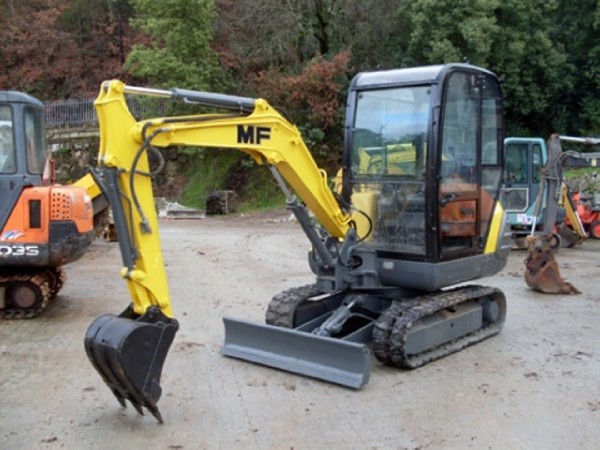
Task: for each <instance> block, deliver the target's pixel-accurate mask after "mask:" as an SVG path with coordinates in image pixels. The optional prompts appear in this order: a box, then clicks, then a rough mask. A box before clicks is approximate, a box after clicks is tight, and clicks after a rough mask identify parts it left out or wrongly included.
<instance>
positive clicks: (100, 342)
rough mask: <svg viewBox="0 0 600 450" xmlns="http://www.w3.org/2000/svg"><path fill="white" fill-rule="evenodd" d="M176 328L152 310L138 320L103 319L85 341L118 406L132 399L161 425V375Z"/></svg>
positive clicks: (121, 318)
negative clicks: (159, 406) (159, 404)
mask: <svg viewBox="0 0 600 450" xmlns="http://www.w3.org/2000/svg"><path fill="white" fill-rule="evenodd" d="M177 329H178V324H177V321H176V320H173V319H169V318H167V317H166V316H164V315H163V314H162V313H161V312H160V310H158V309H157V308H150V309H149V310H148V311H147V312H146V314H144V315H143V316H140V317H138V318H137V319H132V318H127V317H125V316H123V315H122V316H115V315H112V314H106V315H103V316H100V317H98V318H97V319H96V320H94V322H92V324H91V325H90V327H89V328H88V330H87V333H86V336H85V340H84V346H85V351H86V353H87V355H88V358H89V359H90V361H91V362H92V365H93V366H94V368H95V369H96V371H97V372H98V373H99V374H100V376H101V377H102V379H103V380H104V382H105V383H106V384H107V385H108V387H109V388H110V390H111V391H112V393H113V394H114V396H115V397H116V398H117V400H118V401H119V403H120V404H121V405H122V406H126V400H129V402H130V403H131V404H132V405H133V407H134V408H135V409H136V411H137V412H138V413H139V414H141V415H143V414H144V410H143V408H146V409H147V410H148V411H150V413H151V414H152V415H153V416H154V417H155V418H156V419H157V420H158V421H159V422H160V423H162V422H163V419H162V416H161V414H160V412H159V410H158V407H157V406H156V403H157V402H158V400H159V399H160V396H161V393H162V390H161V387H160V375H161V372H162V367H163V364H164V362H165V359H166V357H167V353H168V351H169V348H170V346H171V344H172V342H173V339H174V338H175V333H176V332H177Z"/></svg>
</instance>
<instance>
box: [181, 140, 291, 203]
mask: <svg viewBox="0 0 600 450" xmlns="http://www.w3.org/2000/svg"><path fill="white" fill-rule="evenodd" d="M190 155H191V162H190V164H189V167H188V168H187V172H186V178H187V184H186V187H185V190H184V193H183V203H184V204H185V205H187V206H191V207H194V208H199V209H204V207H205V203H206V198H207V197H208V196H209V195H210V194H211V193H212V192H214V191H218V190H232V191H235V192H236V193H237V194H238V196H239V200H240V206H239V210H240V211H241V212H247V211H252V210H257V209H274V208H281V207H284V206H285V197H284V195H283V193H282V192H281V190H280V189H279V187H278V186H277V184H276V182H275V180H274V179H273V176H272V175H271V172H270V171H269V170H268V169H267V168H266V167H264V166H259V165H258V164H256V163H255V162H254V161H253V160H252V159H251V158H250V157H249V156H247V155H246V154H244V153H241V152H238V151H235V150H233V151H232V150H227V149H224V150H214V149H201V150H198V149H194V152H193V153H192V152H190Z"/></svg>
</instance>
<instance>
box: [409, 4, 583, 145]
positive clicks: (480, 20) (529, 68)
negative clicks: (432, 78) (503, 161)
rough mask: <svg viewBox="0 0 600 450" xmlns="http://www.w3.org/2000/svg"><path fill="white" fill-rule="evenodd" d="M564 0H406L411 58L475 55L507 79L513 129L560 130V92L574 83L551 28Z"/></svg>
mask: <svg viewBox="0 0 600 450" xmlns="http://www.w3.org/2000/svg"><path fill="white" fill-rule="evenodd" d="M556 7H557V3H556V1H548V2H543V3H542V2H538V1H537V0H414V1H411V2H404V3H402V5H401V8H400V11H399V12H400V14H401V16H402V17H403V21H404V28H403V29H404V37H405V42H406V53H405V56H404V58H403V60H402V61H401V63H403V64H404V65H418V64H427V63H447V62H460V61H463V60H468V61H469V62H471V63H473V64H477V65H480V66H483V67H486V68H489V69H490V70H492V71H494V72H495V73H496V74H498V75H499V76H500V77H501V79H502V81H503V88H504V98H505V110H506V117H507V133H508V134H523V133H525V134H534V135H546V134H548V133H549V132H550V131H552V130H551V129H552V125H551V123H552V119H553V117H554V112H555V111H554V104H555V101H556V98H557V96H558V95H559V94H560V93H561V92H564V91H565V90H570V89H571V88H572V85H571V80H570V79H569V77H565V76H564V75H565V73H564V68H565V64H566V53H565V50H564V47H562V46H561V45H557V44H556V43H555V42H553V40H552V37H551V35H550V30H551V25H552V23H553V22H552V20H553V18H554V17H555V14H556Z"/></svg>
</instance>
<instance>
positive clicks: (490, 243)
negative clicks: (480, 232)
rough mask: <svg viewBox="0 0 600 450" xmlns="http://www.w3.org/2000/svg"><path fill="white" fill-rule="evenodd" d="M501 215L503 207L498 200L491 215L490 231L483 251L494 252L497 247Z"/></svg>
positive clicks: (500, 229) (502, 215) (502, 214)
mask: <svg viewBox="0 0 600 450" xmlns="http://www.w3.org/2000/svg"><path fill="white" fill-rule="evenodd" d="M503 217H504V208H503V207H502V205H501V204H500V202H496V209H494V214H493V215H492V224H491V225H490V232H489V235H488V239H487V242H486V243H485V250H484V253H494V252H495V251H496V250H497V249H498V244H499V241H500V238H501V236H500V233H501V231H502V219H503Z"/></svg>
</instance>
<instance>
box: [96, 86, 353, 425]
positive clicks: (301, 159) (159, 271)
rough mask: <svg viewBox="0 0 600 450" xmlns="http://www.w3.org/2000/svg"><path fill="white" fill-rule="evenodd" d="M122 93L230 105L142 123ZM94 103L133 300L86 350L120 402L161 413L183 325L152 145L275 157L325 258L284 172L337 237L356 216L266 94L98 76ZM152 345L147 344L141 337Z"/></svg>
mask: <svg viewBox="0 0 600 450" xmlns="http://www.w3.org/2000/svg"><path fill="white" fill-rule="evenodd" d="M126 94H133V95H150V96H159V97H166V98H171V99H175V100H181V101H184V102H188V103H196V104H199V105H203V106H209V107H214V108H220V109H224V110H226V111H227V112H225V113H219V114H200V115H189V116H180V117H164V118H155V119H151V120H143V121H139V122H138V121H136V120H135V119H134V118H133V116H132V115H131V113H130V111H129V109H128V107H127V103H126V100H125V95H126ZM95 106H96V110H97V113H98V120H99V125H100V150H99V154H98V167H97V168H96V169H95V170H94V171H93V176H94V179H95V181H96V183H97V184H98V186H99V187H100V189H101V190H102V192H103V194H104V196H105V197H106V198H107V200H108V202H109V204H110V205H111V208H112V212H113V220H114V225H115V228H116V231H117V235H118V238H119V239H118V240H119V246H120V250H121V255H122V259H123V268H122V269H121V276H122V277H123V278H124V279H125V281H126V283H127V286H128V288H129V292H130V294H131V306H130V307H129V308H128V309H127V310H125V311H124V312H123V313H122V314H121V315H120V316H114V315H110V314H109V315H105V316H101V317H99V318H97V319H96V320H95V321H94V323H92V325H91V326H90V328H89V329H88V332H87V334H86V339H85V348H86V352H87V354H88V356H89V358H90V360H91V361H92V364H93V365H94V366H95V368H96V369H97V370H98V372H99V373H100V374H101V376H102V377H103V379H104V381H105V382H106V383H107V384H108V385H109V387H110V388H111V390H112V391H113V393H114V394H115V396H116V397H117V399H118V400H119V401H120V402H121V404H123V405H125V400H129V401H130V402H131V403H132V404H133V405H134V406H135V408H136V409H137V410H138V412H140V413H143V410H142V407H146V408H147V409H148V410H149V411H150V412H151V413H152V414H153V415H154V416H155V417H156V418H157V419H158V420H159V421H162V418H161V416H160V413H159V412H158V408H157V407H156V402H157V401H158V399H159V397H160V393H161V390H160V386H159V380H160V373H161V370H162V365H163V363H164V360H165V359H166V354H167V352H168V349H169V346H170V345H171V343H172V341H173V339H174V335H175V332H176V331H177V327H178V325H177V322H176V320H175V319H174V315H173V311H172V308H171V302H170V298H169V292H168V286H167V279H166V273H165V270H164V263H163V259H162V253H161V248H160V239H159V235H158V220H157V214H156V211H155V206H154V197H153V193H152V180H151V178H152V175H153V174H154V173H155V172H158V171H159V170H160V168H161V167H160V166H161V163H159V167H158V168H155V169H152V168H151V167H150V164H149V160H148V153H154V154H155V156H157V157H158V159H159V161H162V157H161V154H160V152H158V151H157V149H156V147H171V146H184V147H190V146H193V147H215V148H219V149H238V150H240V151H243V152H245V153H247V154H249V155H250V156H251V157H252V158H253V159H254V160H255V161H256V162H257V163H258V164H261V165H269V166H270V167H271V170H272V172H273V174H274V175H275V177H276V179H277V181H278V183H279V184H280V187H281V188H282V190H283V191H284V193H285V194H286V196H287V200H288V205H289V206H290V208H291V209H292V211H294V213H295V214H296V216H297V217H298V219H299V222H300V224H301V226H302V227H303V228H304V231H305V232H306V233H307V236H308V238H309V240H310V241H311V243H312V244H313V246H314V247H315V250H316V252H317V254H318V255H319V256H320V258H321V259H322V261H323V262H324V264H327V263H332V262H333V260H334V258H335V257H336V254H335V252H333V251H331V250H330V249H329V248H328V247H327V246H326V245H325V244H324V242H323V241H324V239H323V238H322V236H321V235H320V234H319V233H318V232H317V231H315V230H314V227H313V225H312V221H311V220H310V219H309V217H308V214H307V213H306V210H305V209H304V207H303V206H302V205H301V204H300V203H299V202H298V201H297V200H296V199H295V197H294V195H293V194H292V193H291V192H290V191H289V190H288V189H287V186H286V184H285V183H284V181H283V179H285V181H287V184H289V186H290V187H291V189H292V190H293V191H295V192H296V194H297V195H298V196H299V197H300V199H301V200H302V202H304V204H305V205H306V207H307V208H308V209H310V211H312V213H313V214H314V215H315V217H316V219H317V220H318V221H319V222H320V224H321V226H322V227H323V228H324V229H325V230H326V231H327V233H328V234H329V235H330V237H331V239H333V240H336V241H341V240H342V239H343V238H344V237H345V236H346V234H347V233H348V232H349V231H350V230H353V228H352V226H353V222H352V217H351V215H350V214H349V213H348V212H347V211H345V210H344V209H342V207H341V206H340V203H339V202H338V200H337V198H336V196H335V195H334V194H333V192H332V191H331V189H330V188H329V186H328V181H327V176H326V173H325V172H324V171H323V170H321V169H319V168H318V167H317V165H316V163H315V161H314V159H313V158H312V156H311V154H310V151H309V150H308V149H307V148H306V146H305V144H304V142H303V140H302V137H301V135H300V133H299V131H298V129H297V128H296V127H295V126H294V125H293V124H291V123H290V122H289V121H288V120H286V119H285V118H284V117H283V116H282V115H281V114H279V113H278V112H277V111H276V110H275V109H274V108H273V107H272V106H270V105H269V104H268V103H267V102H266V101H265V100H262V99H251V98H245V97H236V96H229V95H222V94H213V93H203V92H195V91H189V90H181V89H173V90H170V91H168V90H157V89H148V88H138V87H131V86H126V85H125V84H124V83H122V82H120V81H117V80H113V81H108V82H105V83H103V84H102V87H101V90H100V93H99V95H98V97H97V99H96V101H95ZM282 178H283V179H282ZM148 343H151V345H144V344H148ZM143 351H145V352H146V353H143ZM142 353H143V354H142ZM134 354H135V357H133V356H132V355H134Z"/></svg>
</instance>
